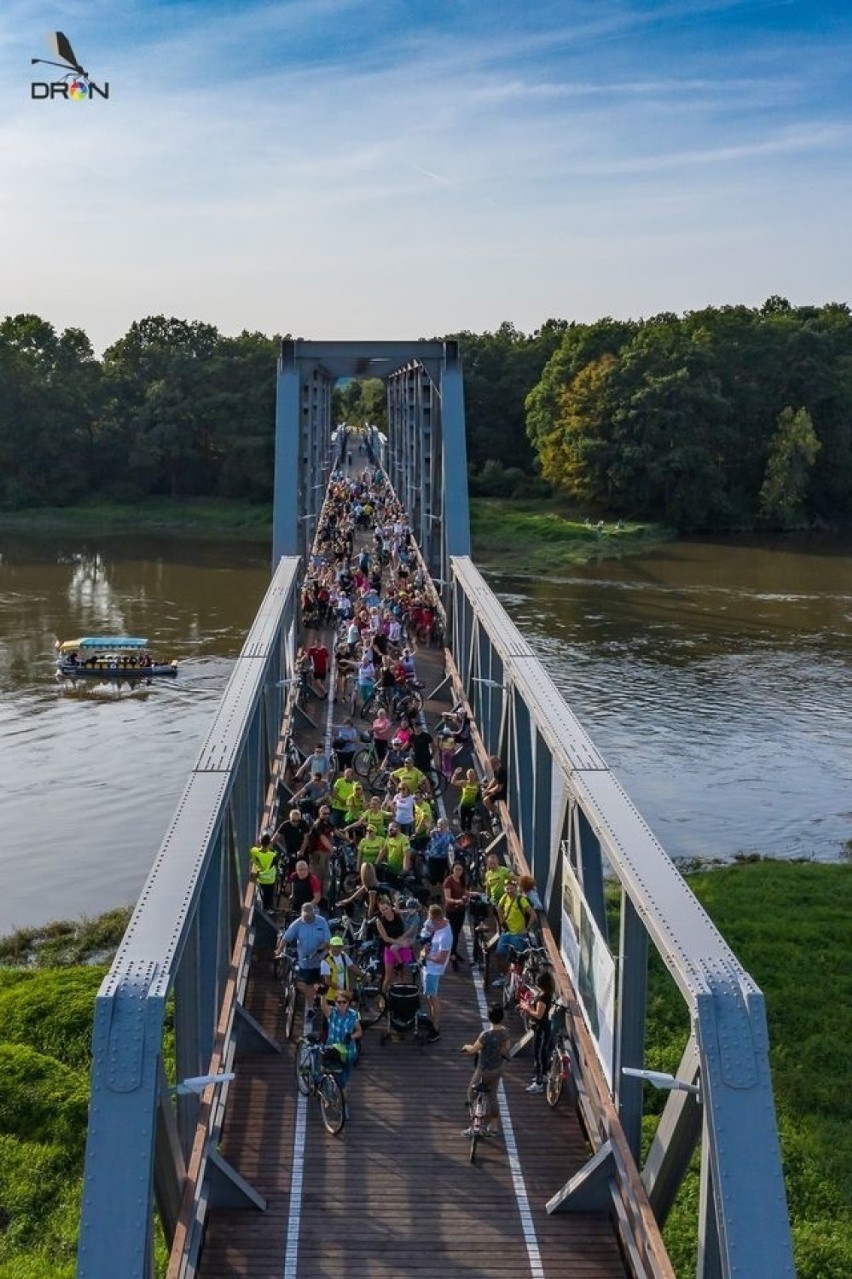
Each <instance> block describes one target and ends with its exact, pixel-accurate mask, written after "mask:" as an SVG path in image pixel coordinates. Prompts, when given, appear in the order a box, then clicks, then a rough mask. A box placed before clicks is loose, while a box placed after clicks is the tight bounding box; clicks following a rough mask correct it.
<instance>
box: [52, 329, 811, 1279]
mask: <svg viewBox="0 0 852 1279" xmlns="http://www.w3.org/2000/svg"><path fill="white" fill-rule="evenodd" d="M359 376H379V377H382V378H383V379H384V380H385V383H386V386H387V394H388V410H389V413H388V416H389V423H388V430H387V436H386V438H385V437H384V436H380V435H379V433H378V432H377V431H375V430H373V429H371V430H370V431H369V432H368V433H367V436H366V437H365V442H366V443H368V444H369V447H370V450H371V458H372V465H374V466H375V465H379V464H381V466H382V467H383V469H384V471H385V472H386V474H387V476H388V477H389V479H390V481H391V483H392V484H393V487H394V488H395V490H396V492H397V494H398V495H399V496H400V498H401V500H402V501H403V503H404V505H405V507H406V510H407V512H408V514H409V517H410V521H411V525H412V528H413V531H414V534H415V536H416V539H417V542H418V545H419V548H420V551H419V553H420V554H421V555H422V560H421V561H420V562H421V563H422V565H423V567H424V570H427V571H428V573H429V575H430V577H431V580H432V581H433V582H434V584H435V589H436V592H437V595H438V596H439V600H440V609H441V615H442V619H443V633H444V645H443V646H439V647H432V648H428V649H427V648H424V649H422V650H421V651H420V653H419V654H418V669H419V672H420V674H421V677H422V678H424V680H425V681H426V684H427V692H428V694H429V697H428V700H427V703H426V707H425V710H426V714H427V718H429V719H430V722H431V716H433V715H436V714H438V713H440V711H441V710H442V708H444V707H446V706H448V705H450V704H451V702H452V701H454V700H456V699H463V700H465V701H466V702H467V703H468V705H469V707H470V710H471V713H472V715H473V719H474V723H475V725H476V730H477V731H476V733H475V734H474V748H475V749H474V758H475V760H476V763H477V767H478V768H480V770H481V769H482V768H483V766H484V765H485V762H486V760H487V757H488V755H499V756H500V757H501V759H502V760H503V761H504V762H505V764H506V767H507V772H508V788H507V798H506V803H505V805H504V806H503V811H502V814H501V818H502V823H501V833H500V835H499V836H497V838H496V841H495V848H496V849H497V850H498V851H499V852H500V854H501V856H503V857H504V858H506V859H507V860H508V861H510V862H511V864H513V866H514V867H515V869H516V870H518V871H524V870H527V869H529V870H530V871H531V872H532V874H533V875H534V876H535V878H536V882H537V884H538V886H539V889H540V892H541V895H542V898H543V901H544V907H545V910H544V914H545V916H546V925H545V932H546V941H547V944H548V946H549V948H550V950H551V956H552V959H553V962H554V965H555V968H556V970H557V975H558V983H559V987H560V989H561V991H562V992H563V993H564V995H565V996H566V998H567V1001H568V1005H569V1011H568V1017H567V1032H568V1038H569V1041H570V1044H571V1047H572V1050H573V1058H574V1060H575V1062H576V1063H577V1064H578V1080H577V1084H578V1101H577V1105H576V1107H575V1108H566V1107H561V1108H560V1109H558V1110H556V1111H550V1110H548V1109H547V1107H546V1106H544V1105H543V1104H542V1099H541V1098H540V1097H530V1096H528V1095H527V1094H526V1093H525V1092H524V1091H523V1088H522V1087H521V1086H520V1083H521V1079H522V1077H523V1079H524V1081H525V1080H526V1078H528V1077H529V1067H528V1065H526V1066H525V1063H524V1057H523V1054H522V1053H521V1054H519V1055H518V1056H517V1057H516V1058H515V1059H514V1060H513V1062H512V1064H511V1066H510V1067H509V1069H508V1070H507V1075H506V1080H505V1087H504V1092H503V1094H502V1096H501V1102H500V1108H501V1116H502V1118H503V1122H504V1129H505V1144H504V1145H502V1146H501V1147H500V1149H497V1148H496V1146H491V1147H489V1149H488V1151H487V1152H486V1153H487V1158H483V1161H482V1165H481V1166H479V1167H476V1168H470V1167H469V1166H468V1165H467V1163H466V1157H467V1156H466V1148H465V1143H464V1142H463V1141H462V1139H461V1138H460V1136H459V1130H460V1129H461V1127H462V1126H463V1120H464V1113H465V1112H464V1110H463V1109H462V1108H461V1105H460V1102H461V1098H462V1095H463V1088H464V1083H465V1081H466V1078H467V1074H468V1070H467V1068H466V1067H465V1066H464V1065H463V1062H462V1059H461V1057H460V1056H459V1054H457V1053H456V1052H454V1051H453V1049H454V1048H456V1047H457V1046H458V1045H459V1044H461V1043H462V1042H464V1041H465V1040H469V1039H471V1038H474V1037H475V1034H476V1031H477V1028H478V1025H479V1023H480V1018H481V1015H482V1013H483V1011H484V997H483V991H482V988H481V983H479V984H477V982H476V980H475V979H474V978H473V976H471V975H470V973H465V974H459V975H458V976H454V977H453V979H452V981H450V980H447V982H446V986H447V1014H446V1021H445V1025H444V1027H442V1030H443V1034H442V1040H441V1042H440V1043H438V1044H435V1045H429V1046H428V1048H427V1049H425V1050H423V1052H422V1054H421V1055H420V1056H417V1055H415V1056H412V1053H414V1054H417V1053H418V1052H419V1050H417V1049H415V1048H413V1046H412V1045H410V1044H389V1045H388V1046H387V1048H385V1049H382V1048H380V1047H379V1046H378V1044H377V1041H376V1040H375V1039H374V1038H373V1032H368V1033H367V1036H366V1039H365V1043H366V1051H365V1054H364V1059H363V1062H362V1065H361V1067H360V1068H359V1070H358V1071H357V1072H356V1074H355V1076H354V1077H353V1086H352V1098H353V1120H352V1123H351V1125H348V1126H347V1127H346V1129H345V1130H344V1132H343V1134H342V1135H341V1137H339V1138H333V1137H330V1136H328V1135H327V1134H326V1133H325V1132H324V1131H323V1130H322V1129H321V1128H320V1126H319V1124H318V1123H317V1122H314V1121H316V1116H315V1115H313V1114H312V1113H310V1110H309V1109H308V1108H307V1107H306V1106H305V1105H304V1104H303V1103H304V1099H302V1101H301V1102H300V1101H299V1100H298V1099H297V1093H296V1088H295V1080H294V1074H293V1063H292V1048H291V1047H290V1046H289V1045H287V1044H285V1043H284V1042H283V1037H282V1035H281V1024H280V1023H281V1009H280V1001H279V999H278V995H277V990H276V985H275V982H274V980H273V978H272V973H271V964H270V953H271V944H272V941H273V939H274V935H275V928H276V921H275V920H273V919H272V918H270V917H269V916H268V915H266V914H265V913H264V911H263V910H262V909H261V905H260V901H259V898H258V897H257V895H256V888H255V884H254V882H253V881H252V880H251V879H250V877H249V868H248V849H249V847H250V845H251V844H252V843H254V841H255V838H256V835H257V831H258V829H259V828H260V827H261V826H262V825H263V824H264V822H265V821H267V820H268V819H269V816H270V813H271V811H272V809H273V806H274V805H275V804H276V803H277V802H278V798H279V795H280V793H281V785H280V784H281V779H282V777H283V776H284V770H285V768H286V758H285V749H284V744H285V742H286V741H287V739H288V738H289V737H291V736H296V737H298V736H299V735H300V734H303V733H304V732H306V731H308V732H310V733H311V734H312V736H315V735H316V733H317V730H318V729H319V730H321V731H322V733H323V734H324V735H325V736H326V739H327V738H328V736H329V734H330V726H331V719H332V715H333V710H332V707H331V706H328V707H327V708H326V707H324V708H323V710H322V713H321V717H320V718H318V717H317V714H316V712H315V711H314V712H311V711H310V710H309V709H307V708H305V707H304V706H302V705H300V701H299V693H298V677H297V669H296V663H297V650H298V646H299V643H300V626H301V618H300V610H299V603H300V592H299V586H300V581H301V577H302V574H303V571H304V566H305V563H306V558H307V557H308V556H309V554H310V548H311V546H312V545H313V540H314V535H315V532H316V528H317V523H318V519H319V516H320V512H321V508H322V503H323V497H324V492H325V489H326V486H327V483H328V478H329V475H330V473H331V471H332V468H333V467H334V466H335V465H337V464H339V463H340V462H341V461H345V456H346V453H347V451H351V446H352V443H353V440H352V439H351V438H348V437H347V433H346V432H345V431H340V430H338V431H336V432H335V431H334V430H333V424H332V420H331V393H332V389H333V387H334V383H335V381H336V380H337V379H339V378H346V377H359ZM361 438H364V437H359V439H361ZM356 448H357V445H356ZM466 473H467V471H466V457H465V443H464V402H463V390H462V368H461V359H460V353H459V351H458V349H457V346H456V344H455V343H451V342H447V343H441V342H410V343H406V342H373V343H369V342H367V343H356V342H331V343H323V342H302V341H299V342H292V341H285V342H284V343H283V344H282V351H281V358H280V361H279V369H278V407H277V416H276V448H275V511H274V531H273V564H272V574H271V581H270V585H269V589H268V591H267V593H266V596H265V598H264V600H263V603H262V604H261V607H260V609H259V611H258V614H257V617H256V619H255V621H254V623H253V625H252V628H251V630H250V632H249V634H248V636H247V638H246V641H245V644H244V646H243V649H242V652H241V653H240V656H239V657H238V658H237V660H236V662H235V665H234V671H233V675H232V677H231V680H230V682H229V685H228V688H227V690H226V692H225V695H224V697H223V701H222V704H221V706H220V708H219V711H218V713H217V715H216V717H215V719H214V721H213V724H212V726H211V728H210V731H209V733H208V736H207V739H206V740H205V742H204V744H203V746H202V749H201V751H200V753H199V756H198V760H197V762H196V765H195V767H194V769H193V771H192V773H191V775H190V777H189V780H188V782H187V785H186V788H185V790H184V793H183V796H182V798H181V801H180V803H179V805H178V808H177V811H176V813H175V816H174V818H173V820H172V823H171V825H170V827H169V829H168V831H167V833H166V836H165V838H164V840H163V843H162V845H161V848H160V850H159V852H158V853H157V856H156V858H155V861H154V865H153V868H152V871H151V874H150V876H149V878H148V881H147V882H146V884H145V887H144V888H143V891H142V894H141V896H140V899H139V902H138V904H137V907H136V910H135V911H134V914H133V917H132V919H131V922H130V925H129V927H128V930H127V934H126V936H125V938H124V941H123V943H122V945H121V947H120V949H119V952H118V954H117V956H116V959H115V962H114V963H113V965H112V968H111V970H110V972H109V974H108V976H107V977H106V978H105V980H104V983H103V985H102V988H101V991H100V993H99V995H98V999H97V1006H96V1011H95V1026H94V1034H93V1068H92V1089H91V1105H90V1120H89V1135H88V1144H87V1151H86V1170H85V1181H84V1193H83V1210H82V1222H81V1235H80V1246H79V1253H78V1267H77V1273H78V1276H79V1279H135V1277H137V1276H138V1277H139V1279H153V1276H154V1275H155V1274H157V1273H162V1274H167V1275H168V1277H169V1279H188V1277H190V1276H196V1275H197V1276H209V1277H212V1276H230V1275H234V1276H236V1275H243V1274H246V1275H251V1276H253V1279H267V1277H269V1279H272V1277H273V1276H275V1277H276V1279H279V1277H280V1279H297V1277H298V1279H302V1277H303V1276H304V1277H305V1279H308V1277H310V1276H326V1275H328V1276H349V1275H350V1274H351V1275H355V1274H357V1275H359V1276H367V1277H369V1276H374V1275H375V1276H390V1275H397V1274H399V1273H402V1272H406V1271H409V1270H410V1271H411V1272H412V1273H416V1274H418V1275H420V1274H423V1275H432V1274H434V1275H436V1276H437V1275H439V1274H440V1275H441V1276H442V1279H452V1276H455V1275H459V1276H490V1275H494V1276H502V1275H504V1274H505V1275H506V1276H508V1275H512V1276H521V1275H526V1274H529V1275H530V1276H532V1277H533V1279H545V1277H546V1279H551V1276H554V1277H555V1276H565V1277H566V1279H567V1277H568V1276H577V1277H580V1279H583V1277H585V1279H591V1277H592V1276H610V1275H612V1276H624V1275H633V1276H642V1277H648V1279H650V1277H651V1276H656V1277H659V1279H663V1277H664V1276H669V1275H672V1274H673V1271H672V1268H671V1264H670V1262H669V1259H668V1257H667V1254H666V1251H665V1248H664V1245H663V1242H662V1237H661V1232H660V1231H661V1225H662V1224H663V1223H664V1222H665V1220H666V1217H667V1215H668V1213H669V1211H670V1209H671V1207H672V1204H673V1202H674V1199H675V1196H676V1194H677V1191H678V1187H679V1186H680V1184H681V1182H682V1179H683V1177H684V1174H685V1172H686V1170H687V1168H688V1166H689V1165H690V1162H691V1161H692V1159H693V1156H694V1155H695V1154H696V1152H697V1158H698V1160H699V1161H700V1194H699V1202H698V1205H697V1248H696V1264H695V1273H696V1274H697V1275H698V1276H700V1279H717V1277H718V1279H734V1277H735V1276H739V1277H742V1279H757V1277H762V1276H765V1277H766V1279H792V1276H793V1275H794V1269H793V1262H792V1249H791V1241H790V1231H789V1225H788V1219H787V1210H786V1200H785V1194H784V1185H783V1180H782V1175H781V1160H780V1151H779V1144H778V1136H777V1132H776V1125H775V1113H774V1104H773V1098H772V1091H771V1084H770V1077H769V1066H768V1043H767V1031H766V1017H765V1009H764V1003H763V997H762V995H761V992H760V991H759V989H758V988H757V986H756V984H755V983H754V981H753V980H752V979H751V978H750V976H749V975H748V973H746V972H745V971H744V970H743V969H742V967H741V965H740V964H739V963H738V961H737V959H736V957H735V956H734V955H733V954H732V952H731V950H730V949H729V947H728V946H727V944H726V943H725V941H724V939H723V938H722V937H721V936H720V935H719V933H718V931H717V930H716V929H715V927H714V926H713V924H712V923H711V921H710V920H709V918H708V917H707V915H706V914H705V912H704V911H703V910H702V908H701V907H700V906H699V904H698V902H697V901H696V899H695V898H694V897H693V895H692V893H691V892H690V890H689V888H688V886H687V885H686V883H685V882H684V880H683V879H682V877H681V876H680V874H679V873H678V872H677V870H676V869H675V868H674V866H673V865H672V863H671V861H670V859H669V858H668V857H667V855H666V853H665V851H664V849H663V848H662V847H661V846H660V844H659V843H658V841H657V840H656V838H655V837H654V835H653V833H652V831H651V830H650V829H649V828H648V826H647V825H646V823H645V822H644V820H643V819H642V816H641V814H640V813H638V812H637V810H636V809H635V808H634V806H633V805H632V803H631V802H630V799H629V798H628V796H627V795H626V794H625V793H624V791H623V789H622V788H621V786H620V785H619V783H618V781H617V779H616V778H615V777H614V776H613V775H612V773H611V772H610V770H609V768H608V767H607V765H606V762H605V761H604V759H603V758H602V757H601V755H600V753H599V752H598V750H597V749H596V747H595V745H594V743H593V742H592V741H591V740H590V738H589V737H588V736H587V734H586V733H585V731H584V730H583V728H582V726H581V725H580V724H579V723H578V721H577V720H576V718H575V717H574V716H573V715H572V713H571V711H570V709H569V707H568V706H567V705H566V704H565V702H564V700H563V699H562V697H561V696H560V694H559V693H558V691H557V689H556V688H555V686H554V684H553V682H552V680H551V679H550V677H549V676H548V674H547V671H546V669H545V668H544V666H543V665H542V664H541V662H540V661H539V660H538V658H537V657H536V656H535V654H534V653H533V651H532V649H531V647H530V645H529V644H528V643H527V641H526V640H525V639H524V637H523V635H522V634H521V633H520V632H519V631H518V630H517V628H516V627H515V626H514V625H513V623H512V621H511V619H510V618H509V617H508V616H507V614H506V612H505V611H504V609H503V608H502V606H501V605H500V603H499V601H498V600H497V599H496V598H495V596H494V595H493V594H492V592H491V591H490V589H489V588H488V586H487V584H486V583H485V581H484V580H483V578H482V576H481V575H480V573H479V572H478V570H477V569H476V566H475V565H474V563H473V562H472V560H471V558H470V534H469V520H468V502H467V487H466ZM608 882H609V883H610V884H611V885H612V891H611V892H610V894H609V897H610V899H612V897H613V895H615V896H617V899H618V911H617V918H618V923H617V926H616V928H615V929H614V930H613V929H612V926H611V922H610V919H609V917H608V912H607V892H606V885H607V883H608ZM649 944H650V945H651V946H653V947H654V948H655V949H656V950H657V951H658V953H659V955H660V957H661V958H662V961H663V963H664V964H665V966H666V968H667V969H668V971H669V973H670V974H671V977H672V978H673V980H674V981H675V983H676V984H677V987H678V989H679V991H680V993H681V995H682V997H683V1001H684V1010H685V1011H684V1026H685V1028H687V1030H688V1033H687V1035H686V1042H685V1048H684V1052H683V1056H682V1059H681V1062H680V1066H679V1068H678V1071H677V1076H676V1081H675V1084H676V1086H675V1087H673V1088H672V1090H671V1091H670V1093H669V1097H668V1101H667V1104H666V1106H665V1109H664V1111H663V1114H662V1117H661V1118H660V1120H659V1123H658V1124H657V1126H656V1130H655V1132H654V1133H653V1136H652V1137H651V1140H650V1144H649V1143H648V1141H647V1140H645V1141H643V1127H642V1090H643V1081H642V1079H641V1077H638V1076H637V1075H636V1074H628V1073H625V1070H627V1071H637V1070H638V1071H641V1070H642V1069H644V1068H645V1067H646V1066H647V1065H649V1064H652V1063H646V1061H645V1054H644V1037H645V1019H646V1002H647V971H648V948H649ZM442 994H443V991H442ZM208 1075H210V1076H219V1075H227V1076H228V1077H229V1079H230V1077H231V1076H233V1078H232V1079H231V1080H230V1082H229V1081H227V1080H226V1081H222V1080H220V1081H219V1082H215V1081H214V1082H211V1083H209V1084H207V1085H206V1086H203V1085H201V1086H200V1087H201V1091H200V1092H193V1091H191V1090H187V1089H186V1088H185V1087H184V1086H183V1085H184V1081H186V1080H187V1079H193V1078H197V1077H203V1076H208Z"/></svg>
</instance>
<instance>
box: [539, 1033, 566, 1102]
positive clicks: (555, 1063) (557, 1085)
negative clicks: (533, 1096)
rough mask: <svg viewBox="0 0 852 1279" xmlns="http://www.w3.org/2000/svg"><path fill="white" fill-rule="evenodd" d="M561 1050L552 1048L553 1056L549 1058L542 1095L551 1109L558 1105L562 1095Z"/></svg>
mask: <svg viewBox="0 0 852 1279" xmlns="http://www.w3.org/2000/svg"><path fill="white" fill-rule="evenodd" d="M563 1083H564V1080H563V1078H562V1050H561V1049H560V1048H554V1050H553V1056H552V1057H551V1058H550V1069H549V1070H548V1072H547V1083H546V1085H545V1090H544V1095H545V1097H546V1098H547V1104H548V1106H550V1108H551V1110H552V1109H554V1108H555V1107H556V1106H558V1105H559V1098H560V1097H561V1096H562V1085H563Z"/></svg>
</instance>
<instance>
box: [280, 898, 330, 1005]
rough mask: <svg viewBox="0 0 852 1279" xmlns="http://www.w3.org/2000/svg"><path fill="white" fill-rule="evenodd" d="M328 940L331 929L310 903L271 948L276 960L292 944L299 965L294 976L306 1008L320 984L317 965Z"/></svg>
mask: <svg viewBox="0 0 852 1279" xmlns="http://www.w3.org/2000/svg"><path fill="white" fill-rule="evenodd" d="M330 938H331V929H330V928H329V926H328V922H327V921H326V920H325V919H323V917H322V915H318V914H317V912H316V908H315V907H314V905H313V902H305V904H304V906H303V907H302V909H301V911H300V912H299V916H298V918H297V919H294V920H293V922H292V924H290V925H289V926H288V927H287V928H285V929H283V930H282V932H281V933H280V934H279V937H278V945H277V947H276V948H275V955H276V958H278V957H280V956H281V955H282V954H283V953H284V950H285V948H286V947H287V946H288V945H289V944H290V943H291V942H295V943H296V957H297V962H298V966H299V967H298V974H297V977H298V983H299V989H300V990H301V992H302V994H303V995H304V997H305V1006H306V1007H307V1006H308V1005H309V1001H310V1000H312V999H313V998H314V996H315V995H316V993H317V989H318V987H319V984H320V965H321V964H322V960H323V956H324V955H325V953H326V951H327V950H328V943H329V940H330Z"/></svg>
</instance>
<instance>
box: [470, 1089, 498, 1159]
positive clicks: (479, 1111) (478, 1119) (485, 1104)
mask: <svg viewBox="0 0 852 1279" xmlns="http://www.w3.org/2000/svg"><path fill="white" fill-rule="evenodd" d="M472 1092H473V1101H472V1102H470V1101H469V1102H468V1104H467V1106H468V1111H469V1113H470V1127H469V1128H468V1129H467V1132H466V1133H465V1136H467V1137H468V1138H469V1140H470V1153H469V1156H468V1160H469V1162H470V1163H474V1162H475V1161H476V1147H477V1146H478V1145H479V1143H480V1141H481V1140H482V1138H483V1137H490V1136H491V1135H492V1134H491V1132H490V1130H489V1128H488V1119H489V1117H490V1115H491V1098H490V1096H489V1092H488V1084H482V1083H480V1084H474V1085H473V1088H472Z"/></svg>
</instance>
